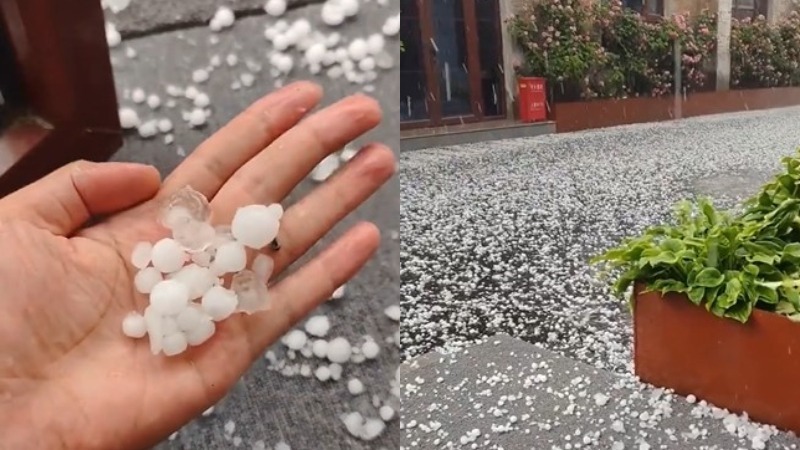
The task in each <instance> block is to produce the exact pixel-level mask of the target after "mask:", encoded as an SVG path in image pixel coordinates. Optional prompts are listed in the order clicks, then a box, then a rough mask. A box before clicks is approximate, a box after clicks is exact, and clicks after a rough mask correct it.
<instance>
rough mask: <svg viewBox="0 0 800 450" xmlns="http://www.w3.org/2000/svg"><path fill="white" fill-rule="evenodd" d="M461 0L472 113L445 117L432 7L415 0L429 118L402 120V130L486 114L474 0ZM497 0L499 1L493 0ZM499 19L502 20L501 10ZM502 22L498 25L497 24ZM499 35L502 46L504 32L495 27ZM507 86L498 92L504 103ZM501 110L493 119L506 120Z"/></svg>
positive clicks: (427, 0) (468, 120)
mask: <svg viewBox="0 0 800 450" xmlns="http://www.w3.org/2000/svg"><path fill="white" fill-rule="evenodd" d="M457 1H461V2H462V8H463V11H464V31H465V40H466V43H467V69H468V70H469V85H470V104H471V106H472V108H471V109H472V115H471V116H463V117H447V118H443V117H442V105H441V101H440V94H441V85H440V80H439V76H438V69H437V63H436V60H435V58H436V48H435V44H434V38H433V36H434V30H433V21H432V10H431V4H432V2H431V1H430V0H416V3H417V12H418V14H419V18H418V19H419V24H420V34H421V36H420V42H421V47H422V51H421V55H422V61H421V63H422V65H423V69H424V71H425V77H426V78H427V88H428V89H427V91H428V94H427V96H426V100H425V101H426V103H427V107H428V119H424V120H415V121H407V122H401V124H400V128H401V129H404V130H405V129H413V128H428V127H437V126H444V125H457V124H463V123H471V122H479V121H482V120H484V118H485V114H484V112H483V108H482V107H481V106H480V105H481V103H482V102H483V93H482V89H483V88H482V86H481V79H480V74H481V62H480V48H479V44H478V21H477V17H476V12H475V0H457ZM493 1H497V0H493ZM497 20H498V21H499V20H500V15H499V10H498V14H497ZM499 26H502V24H498V27H499ZM496 33H497V35H496V36H495V40H496V41H497V43H498V46H499V47H500V48H501V49H502V32H501V30H500V29H499V28H497V29H496ZM498 61H499V62H498V64H500V65H501V67H502V64H503V54H502V51H500V52H499V53H498ZM503 96H505V88H503V89H502V93H498V97H499V99H500V101H502V102H503V103H502V104H501V105H504V104H505V99H504V98H503ZM501 111H502V113H501V114H500V115H499V116H493V117H492V119H503V118H505V117H506V111H505V108H504V107H503V108H501Z"/></svg>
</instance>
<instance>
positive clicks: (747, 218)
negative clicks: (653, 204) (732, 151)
mask: <svg viewBox="0 0 800 450" xmlns="http://www.w3.org/2000/svg"><path fill="white" fill-rule="evenodd" d="M783 165H784V168H785V170H784V171H783V172H782V173H781V174H779V175H778V176H777V177H776V178H775V179H774V180H773V181H771V182H770V183H768V184H766V185H765V186H763V187H762V188H761V190H760V191H759V192H758V194H757V195H756V196H755V197H753V198H752V199H750V200H748V201H747V202H746V203H745V205H744V210H743V212H741V213H739V214H736V215H733V214H731V213H728V212H723V211H718V210H717V209H716V208H715V207H714V205H713V204H712V202H711V201H710V200H708V199H700V200H698V202H697V203H696V204H692V203H690V202H688V201H684V202H681V203H680V204H679V205H678V206H677V208H676V212H675V221H674V224H671V225H661V226H655V227H651V228H649V229H647V230H646V231H645V232H644V233H643V234H642V235H641V236H639V237H636V238H631V239H627V240H625V241H624V242H623V243H622V244H620V245H619V246H618V247H615V248H612V249H610V250H608V251H607V252H606V253H604V254H602V255H600V256H598V257H596V258H595V259H594V260H593V263H594V264H599V265H601V266H602V267H604V269H606V270H610V273H613V274H614V277H615V281H614V285H613V290H614V293H615V294H617V295H619V296H624V295H625V293H626V292H628V289H629V288H630V287H631V285H632V284H634V283H637V282H639V283H644V284H645V285H646V288H647V290H649V291H658V292H661V293H667V292H677V293H682V294H686V295H687V296H688V298H689V299H690V300H691V301H692V302H693V303H695V304H697V305H702V306H704V307H705V308H706V309H707V310H708V311H710V312H711V313H713V314H715V315H717V316H719V317H726V318H730V319H734V320H738V321H739V322H746V321H747V319H748V318H749V317H750V314H751V313H752V311H753V309H754V308H758V309H763V310H768V311H774V312H776V313H778V314H782V315H785V316H788V317H789V318H791V319H793V320H800V152H798V154H797V155H796V156H795V157H787V158H784V159H783ZM631 300H633V299H631Z"/></svg>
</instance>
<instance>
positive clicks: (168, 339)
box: [163, 331, 189, 356]
mask: <svg viewBox="0 0 800 450" xmlns="http://www.w3.org/2000/svg"><path fill="white" fill-rule="evenodd" d="M163 346H164V354H165V355H167V356H175V355H178V354H180V353H183V352H184V351H185V350H186V348H187V347H188V346H189V344H188V342H186V336H185V335H184V334H183V333H182V332H180V331H178V332H175V333H171V334H169V335H167V336H164V342H163Z"/></svg>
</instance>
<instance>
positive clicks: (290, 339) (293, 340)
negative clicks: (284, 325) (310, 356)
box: [281, 330, 308, 350]
mask: <svg viewBox="0 0 800 450" xmlns="http://www.w3.org/2000/svg"><path fill="white" fill-rule="evenodd" d="M281 342H282V343H283V345H285V346H287V347H289V349H291V350H300V349H301V348H303V347H304V346H305V345H306V342H308V336H306V334H305V333H304V332H303V331H302V330H292V331H290V332H288V333H286V334H285V335H284V336H283V337H282V338H281Z"/></svg>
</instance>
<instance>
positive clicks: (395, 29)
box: [381, 14, 400, 36]
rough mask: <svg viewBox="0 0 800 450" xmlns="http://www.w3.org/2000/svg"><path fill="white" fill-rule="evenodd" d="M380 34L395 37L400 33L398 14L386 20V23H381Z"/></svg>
mask: <svg viewBox="0 0 800 450" xmlns="http://www.w3.org/2000/svg"><path fill="white" fill-rule="evenodd" d="M381 32H383V34H385V35H386V36H397V33H399V32H400V14H395V15H393V16H391V17H389V18H388V19H386V22H384V23H383V27H382V28H381Z"/></svg>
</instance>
